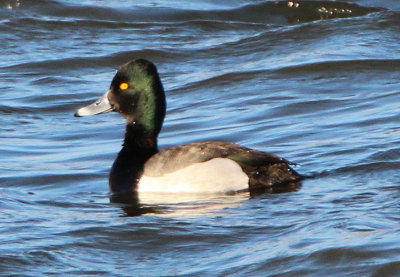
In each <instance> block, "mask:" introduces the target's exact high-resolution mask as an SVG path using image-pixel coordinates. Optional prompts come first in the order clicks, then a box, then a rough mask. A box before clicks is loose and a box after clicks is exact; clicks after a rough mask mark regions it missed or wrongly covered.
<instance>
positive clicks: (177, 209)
mask: <svg viewBox="0 0 400 277" xmlns="http://www.w3.org/2000/svg"><path fill="white" fill-rule="evenodd" d="M300 187H301V183H300V182H293V183H288V184H283V185H279V186H273V187H269V188H262V189H258V190H254V191H251V192H248V191H247V192H238V193H231V194H194V193H193V194H192V193H181V194H175V193H150V192H148V193H141V194H140V196H139V195H138V194H137V193H132V194H113V195H111V196H110V202H111V203H113V204H114V205H118V206H119V207H120V208H121V210H122V211H123V214H124V216H142V215H157V216H165V217H198V216H204V215H208V214H210V213H218V212H220V211H223V210H225V209H230V208H237V207H239V206H240V205H241V204H242V202H243V201H245V200H249V199H252V198H255V197H257V196H260V195H262V194H265V193H288V192H295V191H297V190H299V189H300Z"/></svg>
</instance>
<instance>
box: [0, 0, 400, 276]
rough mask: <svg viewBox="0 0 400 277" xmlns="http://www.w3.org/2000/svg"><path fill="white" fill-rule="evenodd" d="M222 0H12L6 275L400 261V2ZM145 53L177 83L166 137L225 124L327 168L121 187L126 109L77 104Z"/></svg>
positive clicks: (279, 271)
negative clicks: (268, 177) (277, 180)
mask: <svg viewBox="0 0 400 277" xmlns="http://www.w3.org/2000/svg"><path fill="white" fill-rule="evenodd" d="M220 2H221V1H214V0H202V1H194V2H192V3H187V1H163V0H155V1H135V4H132V3H133V2H131V1H123V0H121V1H100V0H98V1H95V0H79V1H75V0H74V1H62V0H58V1H50V0H29V1H28V0H19V1H16V0H1V1H0V16H1V20H0V32H1V33H0V34H1V38H0V47H1V49H2V51H1V54H0V55H1V56H0V57H1V58H0V92H1V93H0V114H1V117H0V126H1V127H0V130H1V132H0V138H1V144H0V181H1V182H0V211H1V212H0V245H1V246H0V272H1V273H0V274H1V275H3V276H12V275H15V276H41V275H60V276H66V275H69V276H71V275H74V276H80V275H83V276H87V275H99V276H133V275H135V276H171V275H185V276H187V275H190V276H193V275H195V276H196V275H198V276H210V275H221V276H222V275H232V276H316V275H320V274H325V275H328V276H396V275H398V273H399V272H400V262H399V260H400V239H399V234H400V228H399V224H398V222H399V220H400V215H399V208H400V200H399V196H400V189H399V183H400V182H399V181H400V173H399V170H398V169H399V167H400V144H399V142H400V127H399V126H400V124H399V123H400V119H399V114H400V113H399V111H400V109H399V99H400V98H399V95H400V84H399V81H398V80H399V76H400V74H399V70H398V69H399V66H400V59H399V58H400V54H399V53H400V46H399V45H400V36H399V25H400V3H399V2H398V1H395V0H392V1H377V0H364V1H351V2H350V1H349V3H350V4H355V3H356V4H358V5H360V7H362V8H356V7H354V6H349V7H345V8H342V7H339V8H338V9H339V10H342V9H344V10H347V9H350V10H351V11H352V12H353V13H352V14H351V16H350V17H346V18H331V19H327V20H318V19H319V18H327V17H328V16H322V15H320V14H318V13H316V12H315V9H312V8H310V6H307V5H308V4H307V3H300V6H299V8H298V9H296V8H295V7H292V8H289V7H288V3H284V4H282V5H281V6H279V5H276V4H274V3H273V1H269V2H268V1H265V2H262V1H245V0H235V1H228V2H226V1H225V2H224V3H223V4H221V3H220ZM294 4H295V3H294ZM306 4H307V5H306ZM310 5H311V6H313V5H314V6H315V7H317V8H321V7H327V8H329V7H332V5H333V7H336V6H338V5H342V4H341V3H338V2H335V3H326V2H325V3H322V4H319V3H312V4H310ZM372 7H374V9H372ZM300 8H301V9H300ZM375 8H377V9H375ZM332 9H333V8H332ZM137 57H142V58H146V59H149V60H151V61H153V62H154V63H155V64H156V65H157V66H158V69H159V72H160V74H161V78H162V80H163V83H164V86H165V89H166V91H167V102H168V112H167V118H166V121H165V125H164V128H163V131H162V133H161V136H160V145H161V148H164V147H168V146H172V145H176V144H182V143H188V142H193V141H199V140H206V139H214V140H215V139H218V140H227V141H232V142H237V143H240V144H242V145H245V146H248V147H252V148H256V149H259V150H263V151H268V152H274V153H276V154H279V155H281V156H283V157H285V158H287V159H288V160H290V161H293V162H296V163H297V164H299V166H298V167H296V170H297V171H299V172H300V173H302V174H305V175H312V176H314V178H313V179H308V180H305V181H304V182H303V184H302V187H301V188H300V189H299V190H297V191H295V192H290V193H280V194H263V195H260V196H256V197H249V195H247V194H245V193H244V194H238V195H230V196H221V195H219V196H204V195H203V196H196V197H192V196H189V195H181V196H172V197H171V196H168V195H151V196H146V198H144V199H143V200H142V203H141V205H140V206H137V207H126V206H123V205H118V204H113V203H110V200H109V195H108V187H107V176H108V172H109V169H110V166H111V164H112V162H113V160H114V158H115V156H116V153H117V152H118V151H119V149H120V145H121V140H122V136H123V132H124V122H123V119H122V118H121V117H120V116H119V115H118V114H108V115H102V116H100V115H99V116H96V117H87V118H79V119H77V118H74V117H73V113H74V111H75V110H76V109H77V108H78V107H80V106H82V105H84V104H87V103H90V102H91V101H93V100H95V99H97V98H98V97H99V96H100V95H102V94H103V93H104V92H105V91H106V89H107V88H108V86H109V83H110V81H111V78H112V77H113V75H114V72H115V69H117V68H118V66H120V65H122V64H123V63H125V62H126V61H128V60H130V59H132V58H137Z"/></svg>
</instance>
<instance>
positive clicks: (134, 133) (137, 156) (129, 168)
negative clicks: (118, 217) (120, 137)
mask: <svg viewBox="0 0 400 277" xmlns="http://www.w3.org/2000/svg"><path fill="white" fill-rule="evenodd" d="M157 152H158V146H157V134H153V133H149V132H146V131H145V130H144V128H143V127H142V126H141V125H140V124H135V123H128V124H127V125H126V133H125V139H124V143H123V146H122V149H121V151H120V152H119V154H118V156H117V159H116V160H115V162H114V164H113V166H112V168H111V172H110V178H109V185H110V191H111V193H116V194H120V193H132V192H135V191H136V188H137V183H138V181H139V179H140V177H141V175H142V173H143V168H144V164H145V163H146V161H147V160H148V159H149V158H150V157H151V156H153V155H154V154H156V153H157Z"/></svg>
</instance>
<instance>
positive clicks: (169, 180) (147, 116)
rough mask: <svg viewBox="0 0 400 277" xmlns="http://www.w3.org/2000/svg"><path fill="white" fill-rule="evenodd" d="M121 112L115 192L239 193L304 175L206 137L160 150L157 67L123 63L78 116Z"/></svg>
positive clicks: (162, 110)
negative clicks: (121, 136)
mask: <svg viewBox="0 0 400 277" xmlns="http://www.w3.org/2000/svg"><path fill="white" fill-rule="evenodd" d="M109 112H118V113H119V114H120V115H122V116H123V117H124V118H125V120H126V130H125V137H124V140H123V144H122V149H121V150H120V152H119V153H118V155H117V158H116V160H115V161H114V163H113V165H112V167H111V171H110V174H109V189H110V193H111V194H114V195H115V194H119V195H121V194H129V193H146V192H156V193H207V194H209V193H211V194H214V193H226V194H229V193H239V192H244V191H247V192H249V191H250V192H251V191H259V190H260V189H261V190H268V189H270V188H280V187H282V186H284V185H287V184H297V183H298V182H299V181H300V180H301V179H302V178H303V177H302V176H301V175H300V174H299V173H297V172H296V171H295V170H294V169H293V168H292V166H293V165H294V164H293V163H290V162H289V161H287V160H286V159H284V158H281V157H279V156H277V155H275V154H271V153H266V152H262V151H258V150H254V149H250V148H247V147H244V146H241V145H238V144H235V143H232V142H224V141H200V142H193V143H189V144H184V145H177V146H173V147H171V148H167V149H165V150H162V151H160V150H159V148H158V135H159V133H160V131H161V128H162V125H163V122H164V117H165V114H166V97H165V92H164V88H163V85H162V82H161V79H160V76H159V74H158V71H157V68H156V66H155V65H154V64H153V63H152V62H150V61H148V60H146V59H134V60H131V61H129V62H127V63H125V64H124V65H122V66H121V67H120V68H119V69H118V71H117V73H116V74H115V76H114V78H113V79H112V81H111V85H110V87H109V89H108V90H107V92H106V93H105V94H104V95H103V96H102V97H100V99H99V100H97V101H95V102H94V103H92V104H89V105H87V106H84V107H82V108H79V109H78V110H77V111H76V113H75V116H76V117H82V116H91V115H97V114H104V113H109Z"/></svg>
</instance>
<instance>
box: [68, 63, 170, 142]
mask: <svg viewBox="0 0 400 277" xmlns="http://www.w3.org/2000/svg"><path fill="white" fill-rule="evenodd" d="M165 110H166V103H165V95H164V89H163V86H162V84H161V80H160V77H159V76H158V72H157V68H156V67H155V65H154V64H153V63H151V62H149V61H147V60H144V59H138V60H133V61H130V62H128V63H126V64H124V65H123V66H122V67H121V68H120V69H119V70H118V72H117V73H116V74H115V76H114V78H113V80H112V82H111V86H110V89H109V90H108V91H107V92H106V93H105V95H104V96H103V97H102V98H100V99H99V100H97V101H96V102H94V103H93V104H91V105H89V106H86V107H83V108H81V109H79V110H78V111H77V112H76V114H75V115H76V116H86V115H94V114H100V113H106V112H111V111H116V112H119V113H120V114H121V115H122V116H123V117H124V118H125V119H126V120H127V123H128V124H134V125H139V126H140V127H141V128H142V129H143V131H144V132H145V133H146V134H148V135H153V136H154V135H155V136H157V135H158V133H159V132H160V130H161V127H162V123H163V120H164V117H165Z"/></svg>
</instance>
